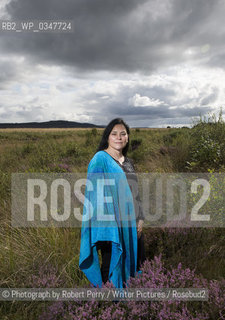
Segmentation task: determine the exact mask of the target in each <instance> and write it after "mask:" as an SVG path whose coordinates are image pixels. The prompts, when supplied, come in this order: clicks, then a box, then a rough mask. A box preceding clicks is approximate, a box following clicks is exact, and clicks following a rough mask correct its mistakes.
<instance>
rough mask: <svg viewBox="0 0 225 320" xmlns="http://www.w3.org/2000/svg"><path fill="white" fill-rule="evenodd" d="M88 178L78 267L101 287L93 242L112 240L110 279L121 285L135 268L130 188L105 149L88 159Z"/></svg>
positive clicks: (95, 284)
mask: <svg viewBox="0 0 225 320" xmlns="http://www.w3.org/2000/svg"><path fill="white" fill-rule="evenodd" d="M87 179H88V180H87V183H86V188H85V200H84V206H83V218H82V227H81V243H80V259H79V267H80V269H81V270H82V271H83V272H84V274H85V275H86V277H87V278H88V280H89V281H90V282H91V284H92V286H94V287H100V288H101V287H102V276H101V270H100V264H99V259H98V252H97V247H96V245H97V242H98V241H112V254H111V261H110V267H109V281H110V282H112V283H113V285H114V286H115V288H123V287H125V285H127V283H126V282H127V280H128V279H129V278H130V277H134V276H135V274H136V269H137V228H136V216H135V209H134V204H133V196H132V192H131V190H130V187H129V184H128V182H127V179H126V175H125V173H124V171H123V169H122V168H121V167H120V166H119V165H118V164H117V163H116V161H115V160H114V159H113V158H112V157H111V156H110V155H109V154H108V153H107V152H105V151H99V152H97V153H96V154H95V155H94V157H93V158H92V159H91V161H90V163H89V166H88V172H87ZM108 179H109V180H108ZM102 181H103V182H102ZM90 182H91V184H90ZM102 183H103V185H102ZM97 187H98V192H97Z"/></svg>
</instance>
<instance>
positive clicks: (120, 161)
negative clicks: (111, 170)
mask: <svg viewBox="0 0 225 320" xmlns="http://www.w3.org/2000/svg"><path fill="white" fill-rule="evenodd" d="M104 151H105V152H107V153H108V154H109V155H110V156H111V157H112V158H113V159H114V160H116V161H118V162H119V163H120V164H123V162H124V161H125V157H124V156H123V155H122V158H123V161H122V162H121V161H120V160H119V159H121V158H119V159H116V158H115V157H114V156H113V155H112V154H110V153H109V152H108V151H106V150H104Z"/></svg>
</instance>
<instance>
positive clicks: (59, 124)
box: [0, 120, 105, 129]
mask: <svg viewBox="0 0 225 320" xmlns="http://www.w3.org/2000/svg"><path fill="white" fill-rule="evenodd" d="M0 128H1V129H8V128H105V126H101V125H99V126H98V125H95V124H92V123H81V122H74V121H66V120H53V121H46V122H25V123H0Z"/></svg>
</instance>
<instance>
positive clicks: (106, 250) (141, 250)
mask: <svg viewBox="0 0 225 320" xmlns="http://www.w3.org/2000/svg"><path fill="white" fill-rule="evenodd" d="M137 248H138V250H137V271H139V270H140V266H141V265H142V263H143V262H144V261H145V260H146V256H145V246H144V234H143V232H142V234H141V237H140V238H139V239H138V243H137ZM97 249H98V250H99V249H100V250H101V255H102V265H101V274H102V281H103V282H104V283H106V282H107V280H108V279H109V267H110V261H111V252H112V242H111V241H99V242H98V244H97Z"/></svg>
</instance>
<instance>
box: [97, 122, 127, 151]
mask: <svg viewBox="0 0 225 320" xmlns="http://www.w3.org/2000/svg"><path fill="white" fill-rule="evenodd" d="M117 124H122V125H124V127H125V128H126V131H127V134H128V142H127V144H126V146H125V147H124V148H123V150H122V153H123V155H124V156H126V155H127V151H128V149H129V134H130V128H129V126H128V124H126V122H124V121H123V119H121V118H116V119H113V120H112V121H110V123H109V124H108V125H107V126H106V128H105V130H104V132H103V134H102V139H101V141H100V143H99V146H98V149H97V152H98V151H101V150H104V149H107V148H108V138H109V135H110V133H111V131H112V129H113V128H114V126H115V125H117Z"/></svg>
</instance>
